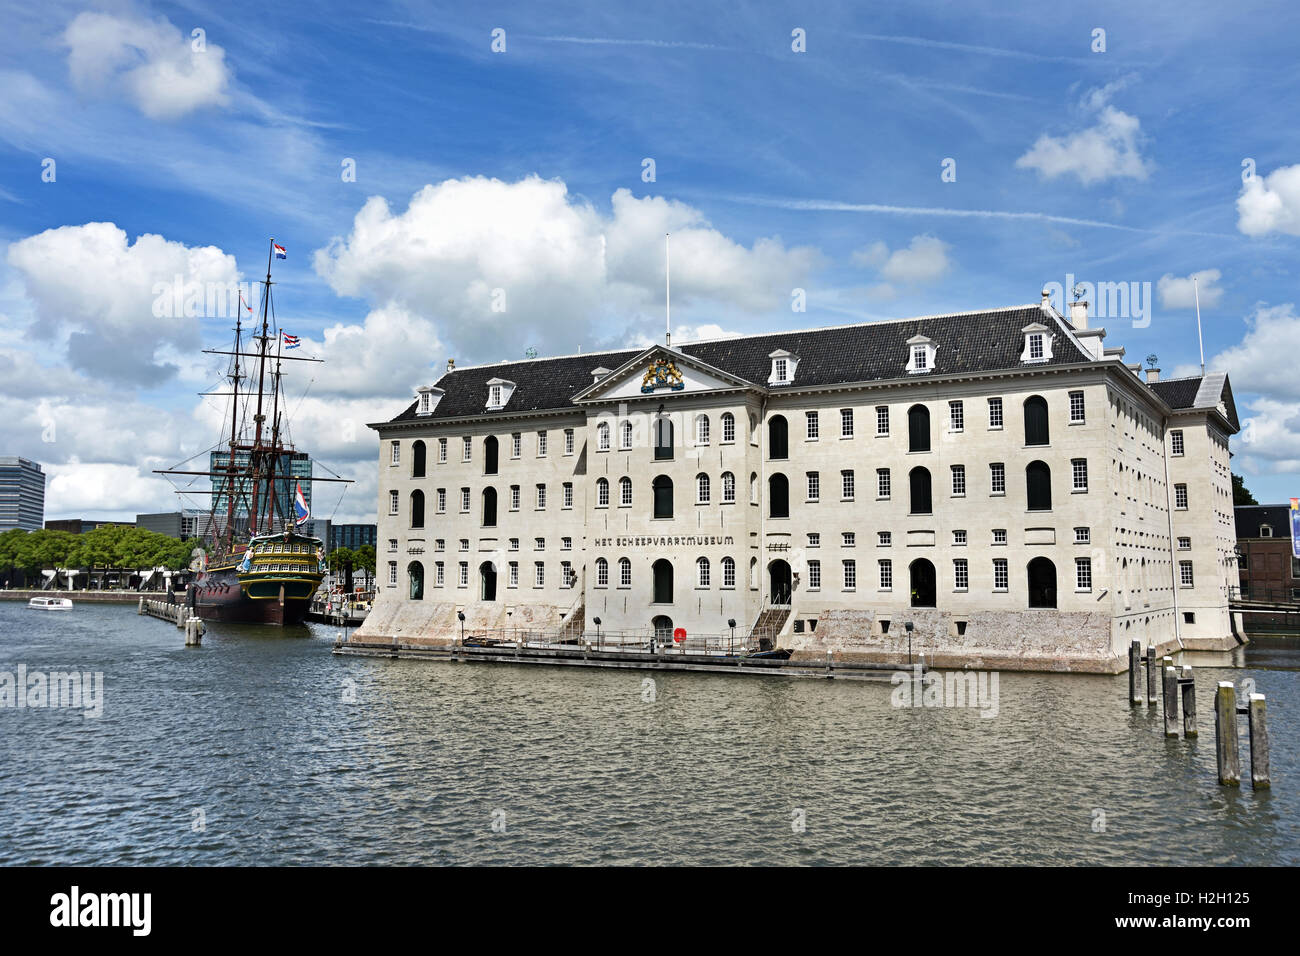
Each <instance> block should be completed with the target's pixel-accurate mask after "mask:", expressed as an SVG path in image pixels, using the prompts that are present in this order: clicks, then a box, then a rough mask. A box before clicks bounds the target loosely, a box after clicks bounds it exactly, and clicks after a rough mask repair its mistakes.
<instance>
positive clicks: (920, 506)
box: [907, 468, 934, 515]
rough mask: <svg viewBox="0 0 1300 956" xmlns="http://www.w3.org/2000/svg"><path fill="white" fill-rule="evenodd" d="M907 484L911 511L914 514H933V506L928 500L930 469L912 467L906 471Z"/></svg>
mask: <svg viewBox="0 0 1300 956" xmlns="http://www.w3.org/2000/svg"><path fill="white" fill-rule="evenodd" d="M907 478H908V485H909V489H908V490H909V491H910V492H911V505H910V507H911V509H912V510H911V513H912V514H914V515H928V514H933V512H934V507H933V504H932V502H931V501H930V469H929V468H913V469H912V470H911V471H910V472H909V473H908V476H907Z"/></svg>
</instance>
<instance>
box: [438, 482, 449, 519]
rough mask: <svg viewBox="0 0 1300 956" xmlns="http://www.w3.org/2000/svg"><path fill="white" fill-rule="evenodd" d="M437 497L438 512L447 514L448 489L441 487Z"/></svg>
mask: <svg viewBox="0 0 1300 956" xmlns="http://www.w3.org/2000/svg"><path fill="white" fill-rule="evenodd" d="M437 498H438V514H440V515H441V514H446V513H447V489H446V488H439V489H438V494H437Z"/></svg>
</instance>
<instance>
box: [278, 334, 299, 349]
mask: <svg viewBox="0 0 1300 956" xmlns="http://www.w3.org/2000/svg"><path fill="white" fill-rule="evenodd" d="M282 334H283V335H284V347H285V348H287V349H296V348H297V347H298V346H300V345H302V342H300V341H299V340H298V336H296V335H290V334H289V333H288V332H284V333H282Z"/></svg>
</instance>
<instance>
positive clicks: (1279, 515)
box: [1233, 505, 1291, 540]
mask: <svg viewBox="0 0 1300 956" xmlns="http://www.w3.org/2000/svg"><path fill="white" fill-rule="evenodd" d="M1233 517H1234V518H1235V520H1236V523H1237V537H1238V538H1258V537H1259V526H1260V525H1262V524H1271V525H1272V526H1273V537H1275V538H1282V539H1283V540H1288V539H1290V537H1291V506H1290V505H1237V507H1236V508H1234V509H1233Z"/></svg>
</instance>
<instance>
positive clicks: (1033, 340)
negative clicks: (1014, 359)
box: [1029, 332, 1043, 361]
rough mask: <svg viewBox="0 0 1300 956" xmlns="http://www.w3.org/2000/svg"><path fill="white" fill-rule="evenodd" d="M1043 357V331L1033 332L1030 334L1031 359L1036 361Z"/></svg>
mask: <svg viewBox="0 0 1300 956" xmlns="http://www.w3.org/2000/svg"><path fill="white" fill-rule="evenodd" d="M1042 357H1043V333H1041V332H1033V333H1031V334H1030V336H1029V359H1030V361H1035V360H1037V359H1041V358H1042Z"/></svg>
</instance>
